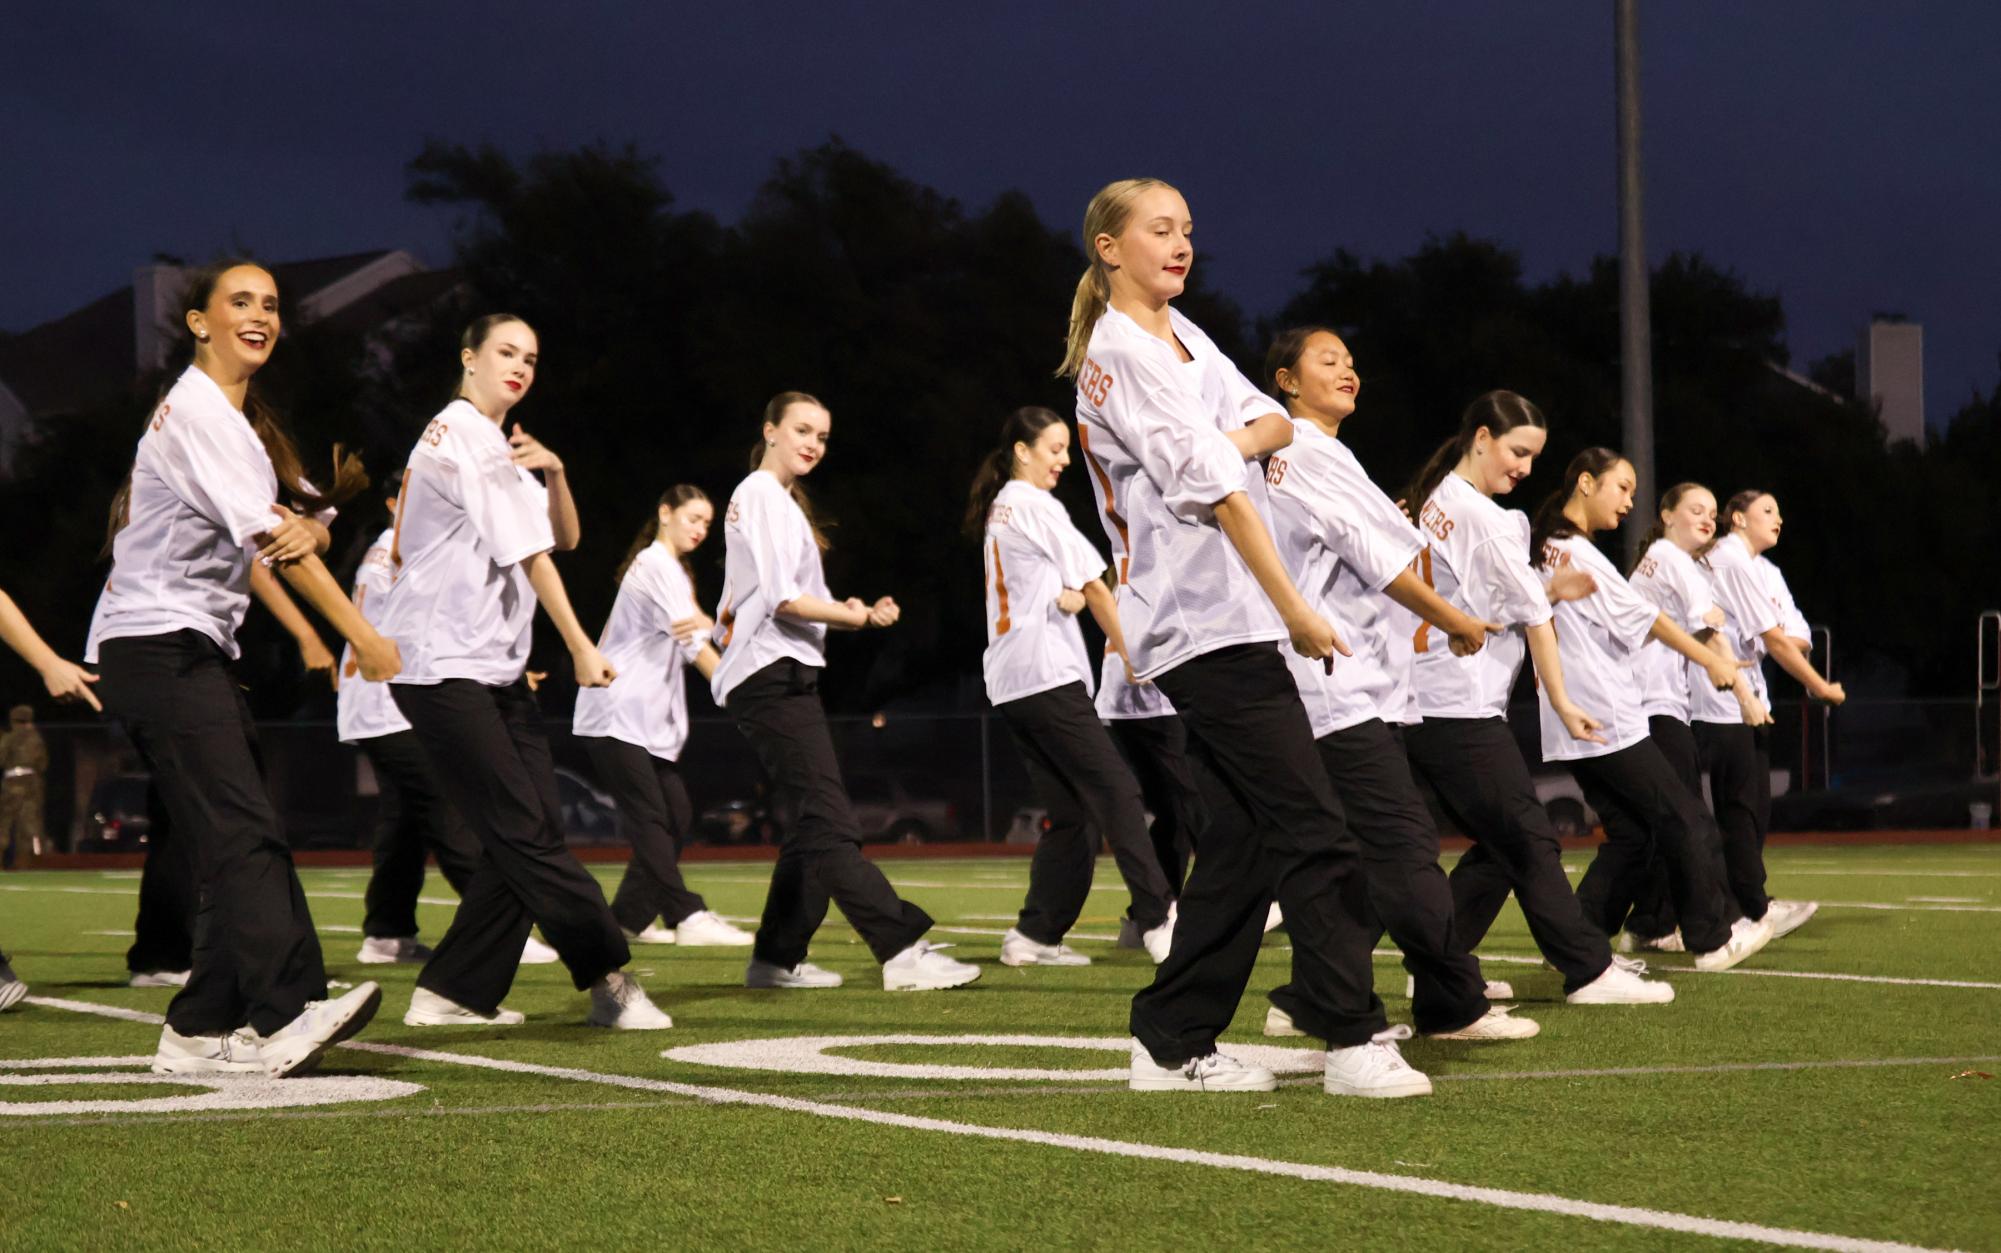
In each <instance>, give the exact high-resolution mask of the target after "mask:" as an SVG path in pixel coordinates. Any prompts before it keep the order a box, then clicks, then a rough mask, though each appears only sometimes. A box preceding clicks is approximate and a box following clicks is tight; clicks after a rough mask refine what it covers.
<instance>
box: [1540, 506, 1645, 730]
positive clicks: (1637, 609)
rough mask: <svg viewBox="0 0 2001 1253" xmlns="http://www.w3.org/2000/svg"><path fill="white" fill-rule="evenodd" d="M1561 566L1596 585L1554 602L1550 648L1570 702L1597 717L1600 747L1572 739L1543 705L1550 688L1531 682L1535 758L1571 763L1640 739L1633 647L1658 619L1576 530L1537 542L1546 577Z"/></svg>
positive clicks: (1637, 666)
mask: <svg viewBox="0 0 2001 1253" xmlns="http://www.w3.org/2000/svg"><path fill="white" fill-rule="evenodd" d="M1565 566H1571V567H1574V568H1576V569H1579V570H1582V571H1584V572H1585V573H1586V574H1589V575H1590V576H1591V577H1592V578H1593V579H1594V580H1596V581H1597V583H1598V590H1597V591H1595V592H1593V593H1591V594H1590V595H1589V596H1586V597H1584V598H1583V599H1582V600H1566V601H1564V602H1563V603H1562V604H1560V605H1558V606H1557V607H1556V648H1557V653H1558V655H1559V656H1561V657H1562V658H1563V682H1564V685H1565V686H1566V687H1568V688H1569V689H1570V699H1571V700H1572V701H1573V702H1575V703H1576V705H1577V707H1578V708H1580V709H1582V710H1584V712H1586V713H1588V714H1590V715H1591V716H1592V717H1594V718H1596V719H1598V721H1599V722H1600V723H1602V724H1603V726H1602V727H1601V728H1600V730H1599V732H1598V733H1599V734H1600V735H1602V736H1604V737H1605V742H1604V743H1603V744H1593V743H1590V742H1589V741H1586V740H1579V739H1573V738H1572V737H1571V734H1570V732H1568V731H1566V730H1564V727H1563V719H1561V718H1559V717H1557V716H1556V710H1554V709H1553V708H1551V707H1550V703H1549V693H1548V691H1546V690H1545V689H1544V688H1543V686H1542V684H1540V683H1538V684H1536V707H1537V709H1538V710H1539V711H1540V712H1541V714H1542V759H1543V760H1544V761H1575V760H1577V759H1578V758H1580V757H1603V756H1605V755H1606V754H1607V753H1616V752H1618V751H1619V750H1620V749H1622V748H1631V747H1632V746H1633V745H1635V744H1637V743H1639V742H1640V741H1641V740H1644V739H1646V738H1647V711H1646V709H1645V707H1644V705H1643V702H1642V701H1641V698H1640V664H1639V663H1640V649H1641V647H1642V646H1643V645H1644V644H1646V642H1647V636H1648V633H1649V632H1651V631H1652V630H1653V629H1654V623H1655V622H1656V621H1657V620H1658V619H1659V618H1660V610H1659V609H1657V608H1656V607H1655V606H1654V603H1653V602H1652V601H1650V600H1648V599H1647V598H1646V597H1644V596H1642V595H1640V594H1639V592H1637V591H1635V590H1634V589H1633V585H1632V584H1631V583H1628V582H1626V578H1625V576H1624V575H1622V574H1620V573H1619V567H1617V566H1615V565H1613V564H1612V561H1611V559H1610V558H1608V557H1606V555H1605V554H1604V553H1603V552H1600V551H1599V549H1598V545H1596V544H1594V543H1592V542H1591V541H1590V540H1589V539H1588V538H1586V537H1585V536H1582V535H1566V536H1563V537H1561V538H1559V539H1553V540H1550V541H1549V542H1548V543H1546V544H1544V545H1543V546H1542V563H1541V570H1542V572H1543V577H1544V578H1545V579H1547V578H1548V577H1549V576H1550V575H1552V574H1555V573H1556V572H1557V571H1558V570H1561V569H1562V568H1563V567H1565Z"/></svg>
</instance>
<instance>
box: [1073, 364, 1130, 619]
mask: <svg viewBox="0 0 2001 1253" xmlns="http://www.w3.org/2000/svg"><path fill="white" fill-rule="evenodd" d="M1084 364H1086V365H1089V364H1090V362H1088V361H1086V362H1085V363H1084ZM1106 386H1107V387H1109V386H1111V385H1110V384H1109V383H1107V384H1106ZM1077 446H1078V447H1079V448H1081V449H1083V450H1084V462H1085V464H1087V465H1089V466H1090V467H1091V476H1092V477H1093V478H1095V479H1097V480H1098V488H1099V490H1101V491H1103V492H1104V494H1105V517H1106V518H1108V519H1109V520H1110V521H1111V524H1112V526H1113V527H1115V528H1116V529H1117V530H1118V533H1119V582H1121V583H1130V582H1132V580H1131V579H1130V578H1129V577H1127V576H1128V574H1129V573H1130V571H1131V570H1132V555H1131V554H1132V548H1133V544H1132V536H1131V535H1130V534H1129V533H1128V532H1127V530H1126V520H1125V519H1124V518H1122V517H1120V516H1119V502H1118V501H1117V500H1115V499H1113V497H1112V476H1111V475H1109V474H1107V473H1105V467H1104V465H1103V463H1101V462H1100V461H1099V460H1098V458H1097V457H1096V456H1094V455H1093V454H1092V452H1091V433H1090V431H1088V430H1086V429H1085V427H1084V424H1083V423H1081V422H1079V423H1078V424H1077Z"/></svg>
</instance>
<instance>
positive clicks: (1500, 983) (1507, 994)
mask: <svg viewBox="0 0 2001 1253" xmlns="http://www.w3.org/2000/svg"><path fill="white" fill-rule="evenodd" d="M1482 991H1484V992H1485V993H1486V995H1487V999H1488V1000H1490V1001H1512V1000H1514V999H1515V985H1514V984H1512V983H1509V982H1508V981H1507V980H1506V979H1489V980H1487V983H1486V986H1485V987H1484V988H1483V989H1482ZM1416 995H1417V976H1416V975H1405V976H1404V979H1403V999H1405V1000H1406V1001H1408V1000H1410V999H1411V998H1412V997H1415V996H1416Z"/></svg>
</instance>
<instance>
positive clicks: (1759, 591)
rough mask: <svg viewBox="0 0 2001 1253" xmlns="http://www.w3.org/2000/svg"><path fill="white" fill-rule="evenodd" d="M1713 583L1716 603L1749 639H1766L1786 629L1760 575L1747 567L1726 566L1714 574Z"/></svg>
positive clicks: (1711, 580)
mask: <svg viewBox="0 0 2001 1253" xmlns="http://www.w3.org/2000/svg"><path fill="white" fill-rule="evenodd" d="M1710 583H1711V585H1712V587H1713V588H1714V590H1715V592H1716V603H1717V604H1719V605H1721V606H1723V609H1724V611H1725V612H1727V613H1728V614H1729V615H1730V616H1731V618H1732V619H1734V620H1735V622H1736V624H1737V629H1738V630H1740V631H1742V632H1743V633H1744V634H1745V635H1747V636H1749V635H1763V634H1764V633H1765V632H1767V631H1769V630H1771V629H1772V628H1773V627H1775V626H1780V625H1783V624H1782V623H1781V622H1780V620H1779V612H1778V610H1776V609H1774V608H1773V607H1772V598H1771V597H1769V596H1767V595H1765V589H1764V587H1763V586H1761V585H1760V583H1759V581H1758V572H1757V571H1756V570H1753V569H1752V568H1751V567H1749V566H1747V565H1735V564H1726V565H1724V566H1723V567H1721V568H1720V569H1717V570H1715V571H1714V572H1713V577H1712V578H1711V579H1710Z"/></svg>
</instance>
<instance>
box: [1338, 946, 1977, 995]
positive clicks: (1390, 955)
mask: <svg viewBox="0 0 2001 1253" xmlns="http://www.w3.org/2000/svg"><path fill="white" fill-rule="evenodd" d="M1374 956H1375V958H1376V960H1377V961H1402V960H1403V954H1402V953H1400V952H1398V951H1397V950H1396V949H1393V948H1379V949H1377V950H1375V953H1374ZM1474 956H1475V957H1478V958H1479V959H1480V960H1481V961H1482V962H1500V963H1502V964H1504V965H1509V966H1540V965H1542V964H1543V960H1542V958H1541V957H1528V956H1523V955H1521V954H1516V953H1475V954H1474ZM1647 973H1648V974H1650V975H1708V974H1716V975H1762V976H1764V977H1766V978H1770V979H1828V980H1832V981H1834V982H1837V983H1888V984H1894V985H1896V986H1899V987H1913V988H1979V989H1981V990H1983V991H1997V992H2001V983H1981V982H1978V981H1977V980H1973V979H1903V978H1893V977H1892V976H1890V975H1849V974H1840V973H1837V972H1835V971H1829V970H1760V969H1757V968H1756V967H1751V966H1738V967H1737V968H1735V969H1734V970H1697V969H1696V968H1695V967H1693V966H1669V965H1666V964H1664V963H1661V962H1650V963H1649V965H1648V968H1647Z"/></svg>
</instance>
